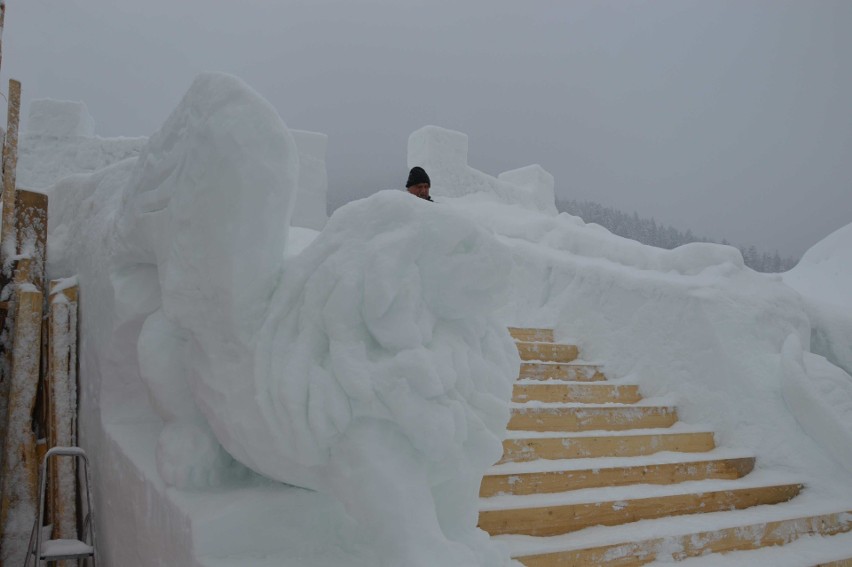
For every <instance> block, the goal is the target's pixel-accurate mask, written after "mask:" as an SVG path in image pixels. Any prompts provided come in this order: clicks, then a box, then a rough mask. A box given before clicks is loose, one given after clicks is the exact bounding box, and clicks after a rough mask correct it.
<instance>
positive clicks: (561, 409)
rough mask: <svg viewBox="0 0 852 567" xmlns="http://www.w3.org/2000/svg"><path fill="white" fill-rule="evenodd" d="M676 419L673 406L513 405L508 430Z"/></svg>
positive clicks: (647, 424)
mask: <svg viewBox="0 0 852 567" xmlns="http://www.w3.org/2000/svg"><path fill="white" fill-rule="evenodd" d="M676 421H677V410H676V409H675V408H674V407H673V406H657V405H647V406H638V405H618V404H602V405H595V404H582V405H577V406H572V405H569V404H564V405H557V404H552V405H547V406H539V405H534V406H521V405H514V404H513V406H512V417H511V419H510V420H509V425H508V429H510V430H516V431H590V430H597V429H602V430H607V431H623V430H625V429H643V428H654V427H661V428H662V427H669V426H671V425H673V424H674V423H675V422H676Z"/></svg>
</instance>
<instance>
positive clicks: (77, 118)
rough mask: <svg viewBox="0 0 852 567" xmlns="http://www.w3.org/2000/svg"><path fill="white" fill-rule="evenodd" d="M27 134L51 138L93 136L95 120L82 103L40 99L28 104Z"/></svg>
mask: <svg viewBox="0 0 852 567" xmlns="http://www.w3.org/2000/svg"><path fill="white" fill-rule="evenodd" d="M27 133H28V134H29V135H31V136H48V137H53V138H72V137H84V138H91V137H92V136H94V135H95V120H94V118H92V115H91V114H89V109H88V108H86V104H85V103H83V102H73V101H70V100H53V99H49V98H40V99H36V100H34V101H32V102H31V103H30V113H29V122H28V123H27Z"/></svg>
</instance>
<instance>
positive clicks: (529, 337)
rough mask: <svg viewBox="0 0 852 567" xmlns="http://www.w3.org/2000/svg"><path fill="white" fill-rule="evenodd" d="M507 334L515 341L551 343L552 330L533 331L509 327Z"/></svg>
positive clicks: (527, 328) (531, 329)
mask: <svg viewBox="0 0 852 567" xmlns="http://www.w3.org/2000/svg"><path fill="white" fill-rule="evenodd" d="M509 334H510V335H512V338H513V339H515V340H516V341H526V342H540V343H552V342H553V329H533V328H529V327H509Z"/></svg>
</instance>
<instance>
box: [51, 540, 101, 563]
mask: <svg viewBox="0 0 852 567" xmlns="http://www.w3.org/2000/svg"><path fill="white" fill-rule="evenodd" d="M41 545H42V547H41V560H42V561H60V560H62V559H85V558H87V557H92V556H93V555H94V554H95V548H94V547H92V546H91V545H88V544H87V543H85V542H82V541H80V540H79V539H51V540H47V541H45V542H44V543H42V544H41Z"/></svg>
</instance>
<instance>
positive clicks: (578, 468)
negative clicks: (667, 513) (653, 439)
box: [479, 451, 755, 498]
mask: <svg viewBox="0 0 852 567" xmlns="http://www.w3.org/2000/svg"><path fill="white" fill-rule="evenodd" d="M754 461H755V458H754V457H753V456H750V455H743V454H742V453H739V452H737V453H732V452H730V451H718V452H713V453H704V454H697V455H689V454H678V453H663V454H661V455H660V456H653V457H615V458H602V459H567V460H560V461H548V460H542V461H532V462H527V463H507V464H505V465H495V466H494V467H492V468H491V470H490V471H489V472H488V474H486V475H485V477H484V478H483V479H482V485H481V487H480V491H479V495H480V496H481V497H483V498H485V497H489V496H495V495H498V494H515V495H523V494H543V493H554V492H563V491H566V490H577V489H584V488H595V487H603V486H625V485H630V484H676V483H680V482H687V481H696V480H706V479H737V478H742V477H744V476H745V475H747V474H748V473H750V472H751V471H752V469H753V468H754Z"/></svg>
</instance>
